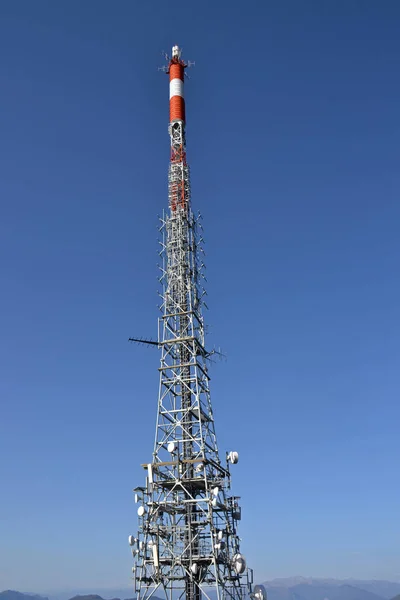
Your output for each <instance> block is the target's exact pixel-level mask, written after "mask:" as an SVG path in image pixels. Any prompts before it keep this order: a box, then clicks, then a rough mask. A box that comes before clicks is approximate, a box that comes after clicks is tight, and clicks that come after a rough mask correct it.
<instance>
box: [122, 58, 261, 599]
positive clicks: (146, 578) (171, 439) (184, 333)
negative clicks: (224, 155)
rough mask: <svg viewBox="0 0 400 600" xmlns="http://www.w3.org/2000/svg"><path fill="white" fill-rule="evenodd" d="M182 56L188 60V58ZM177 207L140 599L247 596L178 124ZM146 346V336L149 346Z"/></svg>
mask: <svg viewBox="0 0 400 600" xmlns="http://www.w3.org/2000/svg"><path fill="white" fill-rule="evenodd" d="M179 60H180V54H179ZM169 135H170V140H171V160H170V167H169V211H168V213H167V214H165V215H164V216H163V217H162V219H161V226H160V231H161V233H162V241H161V252H160V254H161V256H162V259H163V260H162V266H161V271H162V273H161V278H160V279H161V281H162V285H163V293H162V304H161V312H162V316H161V317H160V319H159V333H158V341H157V342H151V343H153V344H156V345H158V347H159V348H160V350H161V364H160V368H159V372H160V386H159V399H158V413H157V424H156V435H155V442H154V452H153V457H152V461H151V462H150V463H148V464H145V465H143V467H144V468H145V469H146V483H145V486H144V487H139V488H136V489H135V496H136V497H135V500H136V502H137V503H138V510H137V512H138V517H139V527H138V533H137V535H136V536H130V537H129V543H130V545H131V546H132V554H133V557H134V566H133V569H132V570H133V579H134V584H135V592H136V594H137V600H147V599H149V598H151V597H152V596H153V594H154V595H155V596H156V597H158V598H165V599H168V600H175V599H177V598H187V600H200V599H201V597H202V596H203V597H204V598H206V599H207V600H215V598H218V600H227V599H232V600H240V599H242V598H244V597H247V595H248V594H251V596H252V597H256V598H260V600H262V597H261V596H260V597H259V596H258V595H257V594H254V593H252V571H251V569H248V568H247V566H246V561H245V559H244V557H243V555H242V554H241V553H240V547H239V546H240V545H239V537H238V530H237V527H238V522H239V521H240V519H241V509H240V506H239V498H238V497H237V496H233V495H231V494H230V488H231V475H230V466H231V465H232V464H235V463H237V461H238V454H237V453H236V452H229V453H228V454H227V455H226V457H225V458H226V460H224V462H221V459H220V455H219V451H218V446H217V437H216V434H215V428H214V418H213V412H212V407H211V399H210V390H209V375H208V364H207V363H208V361H209V357H210V354H211V353H210V352H207V350H206V347H205V340H204V321H203V315H202V306H203V303H204V302H203V298H204V293H205V292H204V289H203V287H202V281H203V278H204V275H203V269H204V264H203V262H202V260H201V257H202V253H203V251H202V247H201V244H202V238H201V229H202V227H201V218H200V216H197V217H195V216H194V214H193V212H192V209H191V201H190V178H189V167H188V165H187V162H186V143H185V122H184V121H183V120H175V121H172V122H171V123H170V125H169ZM140 341H144V340H140Z"/></svg>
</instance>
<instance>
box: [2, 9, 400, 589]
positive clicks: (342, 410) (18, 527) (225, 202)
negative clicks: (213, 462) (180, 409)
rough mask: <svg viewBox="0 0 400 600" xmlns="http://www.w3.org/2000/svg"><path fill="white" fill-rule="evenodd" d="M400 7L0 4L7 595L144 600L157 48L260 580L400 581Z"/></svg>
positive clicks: (162, 191)
mask: <svg viewBox="0 0 400 600" xmlns="http://www.w3.org/2000/svg"><path fill="white" fill-rule="evenodd" d="M399 18H400V4H399V3H398V2H396V1H387V2H382V3H379V2H375V1H374V2H372V1H364V2H361V1H360V2H358V1H357V2H356V1H352V0H341V1H333V0H332V1H329V2H318V1H306V0H305V1H303V2H298V1H297V0H292V1H290V0H287V1H284V2H263V3H262V2H255V1H254V0H248V1H247V2H243V3H242V2H236V1H230V2H228V1H223V2H222V1H221V2H216V1H214V2H205V1H204V0H202V1H201V2H200V1H196V2H188V3H168V2H165V1H163V2H152V1H148V2H138V1H137V0H118V2H111V0H109V1H107V2H105V1H102V0H96V1H95V0H85V2H80V1H77V0H68V1H67V0H63V1H60V2H54V1H53V0H51V1H50V0H49V1H44V0H36V1H35V2H32V1H31V0H27V1H22V0H3V1H2V2H1V6H0V56H1V59H0V86H1V94H0V106H1V110H0V132H1V135H0V174H1V176H0V198H1V200H0V204H1V207H0V209H1V214H0V244H1V275H2V292H1V295H0V314H1V342H0V360H1V378H0V394H1V401H2V402H1V410H2V414H1V423H0V451H1V463H0V470H1V473H0V475H1V483H2V490H1V492H0V509H1V510H0V519H1V520H0V527H1V531H0V565H1V572H0V588H3V589H4V588H8V587H11V588H17V589H24V590H31V591H41V590H44V589H50V588H62V587H64V586H66V585H70V586H77V587H79V586H81V587H86V588H90V587H93V588H94V587H99V586H104V587H108V586H124V587H126V586H127V585H129V577H130V567H131V557H130V552H129V547H128V545H127V536H128V534H129V533H131V532H134V531H135V528H136V509H135V505H134V503H133V498H132V492H131V490H132V488H133V487H135V486H136V485H140V484H141V483H142V481H143V471H142V469H141V468H140V466H139V465H140V463H142V462H146V461H147V460H148V459H149V457H150V455H151V451H152V442H153V433H154V431H153V430H154V424H155V416H156V402H157V388H158V372H157V367H158V360H159V357H158V352H157V350H153V349H150V348H140V347H135V346H131V345H129V344H128V342H127V338H128V337H129V336H130V335H133V334H137V335H152V336H153V337H155V335H156V319H157V316H158V313H157V309H156V304H157V300H158V298H157V295H156V290H157V280H156V278H157V269H156V263H157V251H158V248H157V242H156V239H157V230H156V226H157V218H156V217H157V214H158V213H160V212H161V211H162V209H163V208H164V207H166V205H167V193H166V191H167V187H166V185H167V180H166V175H167V165H168V157H169V147H168V144H169V140H168V135H167V122H168V83H167V78H166V77H165V76H164V75H163V74H162V73H159V72H158V71H157V67H158V66H159V65H161V64H162V63H163V59H162V57H161V56H160V52H161V51H162V50H169V48H170V47H171V45H172V44H174V43H178V44H180V45H182V46H183V47H184V52H185V56H186V57H187V58H190V59H192V60H195V61H196V67H195V69H193V70H192V72H191V79H190V81H188V83H187V86H186V101H187V117H188V126H187V136H188V157H189V161H190V163H191V166H192V187H193V204H194V208H195V209H200V210H201V211H202V212H203V215H204V226H205V238H206V243H207V246H206V248H207V271H208V282H209V283H208V294H209V298H208V303H209V306H210V310H209V312H208V313H207V315H206V318H207V322H208V324H209V326H210V335H209V345H210V346H212V345H216V346H221V347H222V348H223V350H224V351H225V353H226V354H227V356H228V360H227V362H226V363H225V362H222V363H221V364H218V365H216V366H215V367H213V369H212V382H211V383H212V398H213V403H214V409H215V415H216V425H217V432H218V436H219V444H220V447H221V449H222V450H225V449H234V450H238V451H239V452H240V457H241V459H240V463H239V465H238V466H237V467H235V470H234V472H233V478H234V479H233V481H234V490H235V492H237V493H238V494H240V495H241V496H242V502H243V521H242V527H241V534H242V537H243V550H244V553H245V554H246V556H247V558H248V562H249V563H250V565H252V566H253V567H254V568H255V570H256V577H257V579H258V580H263V579H266V578H270V577H275V576H286V575H292V574H302V575H314V576H332V577H346V576H354V577H381V578H389V579H399V580H400V567H399V564H400V549H399V544H398V541H399V534H400V518H399V492H400V487H399V476H398V465H399V419H400V409H399V387H400V385H399V384H400V375H399V359H400V346H399V339H400V318H399V316H400V315H399V306H400V284H399V266H400V265H399V261H400V241H399V225H400V202H399V192H400V172H399V134H400V116H399V115H400V109H399V106H400V83H399V64H400V42H399V35H398V24H399Z"/></svg>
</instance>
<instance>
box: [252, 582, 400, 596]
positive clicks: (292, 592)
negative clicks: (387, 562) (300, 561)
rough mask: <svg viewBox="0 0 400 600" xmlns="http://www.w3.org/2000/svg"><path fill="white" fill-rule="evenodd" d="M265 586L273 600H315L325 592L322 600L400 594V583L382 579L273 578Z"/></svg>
mask: <svg viewBox="0 0 400 600" xmlns="http://www.w3.org/2000/svg"><path fill="white" fill-rule="evenodd" d="M264 585H265V587H266V588H267V592H268V597H269V599H270V600H300V598H299V596H301V599H302V600H316V598H319V597H320V596H321V594H322V593H325V594H326V595H325V596H323V597H322V598H321V600H325V598H327V599H329V600H349V596H354V598H355V600H357V599H359V598H360V596H359V595H358V592H356V591H355V590H361V591H364V592H367V594H371V595H372V596H365V600H368V599H369V600H373V597H375V600H377V597H378V598H381V599H383V598H384V599H385V600H391V599H392V598H393V597H394V596H395V595H396V594H400V583H394V582H391V581H380V580H372V581H363V580H358V579H318V578H313V577H308V578H306V577H288V578H286V579H284V578H282V579H273V580H272V581H267V582H266V583H264ZM338 588H339V589H338ZM360 600H362V598H361V599H360ZM399 600H400V599H399Z"/></svg>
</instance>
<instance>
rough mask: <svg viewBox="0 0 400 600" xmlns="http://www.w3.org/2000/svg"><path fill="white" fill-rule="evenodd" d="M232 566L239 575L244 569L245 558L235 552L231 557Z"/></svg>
mask: <svg viewBox="0 0 400 600" xmlns="http://www.w3.org/2000/svg"><path fill="white" fill-rule="evenodd" d="M232 566H233V568H234V569H235V571H236V573H237V574H238V575H241V574H242V573H244V572H245V570H246V559H245V557H244V556H243V555H242V554H235V556H234V557H233V559H232Z"/></svg>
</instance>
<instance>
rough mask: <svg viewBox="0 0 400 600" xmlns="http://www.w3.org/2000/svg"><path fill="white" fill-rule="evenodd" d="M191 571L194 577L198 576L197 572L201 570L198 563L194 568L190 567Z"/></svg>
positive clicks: (194, 564)
mask: <svg viewBox="0 0 400 600" xmlns="http://www.w3.org/2000/svg"><path fill="white" fill-rule="evenodd" d="M190 570H191V571H192V573H193V575H197V572H198V570H199V566H198V564H197V563H193V564H192V566H191V567H190Z"/></svg>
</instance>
